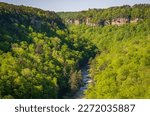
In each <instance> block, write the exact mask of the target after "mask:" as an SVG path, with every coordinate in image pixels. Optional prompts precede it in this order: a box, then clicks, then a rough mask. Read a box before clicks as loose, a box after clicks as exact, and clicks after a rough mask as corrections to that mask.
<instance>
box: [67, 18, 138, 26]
mask: <svg viewBox="0 0 150 116" xmlns="http://www.w3.org/2000/svg"><path fill="white" fill-rule="evenodd" d="M138 21H140V19H139V18H136V19H133V20H130V18H116V19H112V20H102V21H99V22H97V23H92V22H91V19H90V18H85V19H67V20H66V23H67V24H75V25H81V24H85V25H87V26H93V27H94V26H106V25H117V26H121V25H124V24H127V23H137V22H138Z"/></svg>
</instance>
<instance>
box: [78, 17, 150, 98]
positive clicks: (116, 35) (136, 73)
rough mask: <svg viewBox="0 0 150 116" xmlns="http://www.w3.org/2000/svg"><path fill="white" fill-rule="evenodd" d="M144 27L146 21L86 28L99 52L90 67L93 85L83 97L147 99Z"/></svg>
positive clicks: (148, 41) (148, 44)
mask: <svg viewBox="0 0 150 116" xmlns="http://www.w3.org/2000/svg"><path fill="white" fill-rule="evenodd" d="M148 25H150V20H149V19H148V20H145V21H143V22H141V23H138V24H128V25H124V26H120V27H117V26H106V27H103V28H101V27H99V28H98V27H97V28H92V29H91V27H88V29H86V31H87V32H88V33H89V34H88V35H89V36H88V37H89V39H90V40H91V41H92V42H93V43H95V45H96V46H97V47H98V48H99V51H100V53H99V54H97V56H96V57H95V59H94V60H92V61H91V64H90V75H91V77H92V78H93V83H92V84H91V85H90V86H89V88H88V89H87V91H86V92H85V94H86V98H96V99H97V98H150V95H149V89H148V88H149V85H150V73H149V72H150V55H149V52H150V51H149V49H150V35H149V32H150V28H149V26H148ZM80 28H81V27H80ZM85 35H86V34H85ZM85 35H83V36H85ZM95 35H96V36H95Z"/></svg>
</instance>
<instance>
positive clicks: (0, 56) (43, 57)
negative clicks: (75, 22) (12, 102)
mask: <svg viewBox="0 0 150 116" xmlns="http://www.w3.org/2000/svg"><path fill="white" fill-rule="evenodd" d="M0 17H1V18H0V25H1V27H0V98H6V99H10V98H19V99H22V98H28V99H29V98H30V99H31V98H34V99H38V98H45V99H47V98H63V96H65V95H66V94H68V93H72V92H73V91H74V92H75V91H76V90H77V89H78V88H79V87H80V83H78V82H80V81H81V79H82V78H81V74H80V73H79V67H80V65H83V64H81V61H84V59H85V61H86V62H87V60H88V59H89V57H90V56H87V57H86V54H88V53H90V52H89V51H90V50H91V48H92V49H95V47H94V45H93V44H90V42H89V41H87V40H85V39H81V40H80V38H78V37H73V33H72V34H69V30H67V28H66V27H65V25H64V24H63V23H62V21H61V19H60V18H59V17H58V16H57V14H55V13H54V12H50V11H43V10H40V9H36V8H32V7H25V6H15V5H9V4H5V3H0ZM72 40H75V41H72ZM78 41H80V43H78ZM86 46H89V47H88V48H86V51H85V47H86ZM93 54H94V53H93ZM71 91H72V92H71Z"/></svg>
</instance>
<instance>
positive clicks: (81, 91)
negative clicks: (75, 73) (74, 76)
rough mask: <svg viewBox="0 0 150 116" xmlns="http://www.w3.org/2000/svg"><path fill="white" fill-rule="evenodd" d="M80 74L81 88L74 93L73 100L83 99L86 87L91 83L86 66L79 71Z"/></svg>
mask: <svg viewBox="0 0 150 116" xmlns="http://www.w3.org/2000/svg"><path fill="white" fill-rule="evenodd" d="M81 72H82V77H83V78H82V82H83V86H81V87H80V89H79V90H78V91H77V92H76V93H75V95H74V96H73V99H84V96H85V95H84V91H85V90H86V89H87V87H88V85H89V84H90V83H91V82H92V79H91V78H90V76H89V73H88V66H85V67H84V68H82V69H81Z"/></svg>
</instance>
